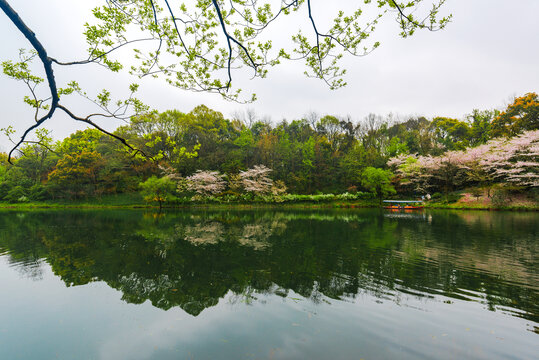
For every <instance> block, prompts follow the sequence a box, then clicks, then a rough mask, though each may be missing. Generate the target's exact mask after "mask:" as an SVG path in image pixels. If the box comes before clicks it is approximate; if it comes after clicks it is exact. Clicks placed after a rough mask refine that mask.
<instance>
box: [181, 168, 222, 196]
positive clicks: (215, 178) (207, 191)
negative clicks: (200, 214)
mask: <svg viewBox="0 0 539 360" xmlns="http://www.w3.org/2000/svg"><path fill="white" fill-rule="evenodd" d="M186 180H187V189H188V190H191V191H195V192H196V193H198V194H200V195H204V196H210V195H217V194H219V193H221V192H223V190H224V189H225V188H226V180H225V179H224V175H222V174H220V173H219V171H202V170H197V172H195V173H194V174H193V175H191V176H188V177H187V178H186Z"/></svg>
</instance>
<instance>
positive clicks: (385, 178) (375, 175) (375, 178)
mask: <svg viewBox="0 0 539 360" xmlns="http://www.w3.org/2000/svg"><path fill="white" fill-rule="evenodd" d="M392 178H393V173H392V172H391V171H390V170H384V169H377V168H374V167H372V166H369V167H367V168H366V169H365V170H364V171H363V173H362V177H361V185H362V186H363V187H365V188H366V189H367V190H369V191H371V192H373V193H374V194H375V195H376V197H377V198H378V199H379V200H380V204H382V200H383V198H384V197H386V196H388V195H392V194H395V193H396V192H395V188H394V187H393V185H391V179H392Z"/></svg>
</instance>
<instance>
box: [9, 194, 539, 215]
mask: <svg viewBox="0 0 539 360" xmlns="http://www.w3.org/2000/svg"><path fill="white" fill-rule="evenodd" d="M471 193H472V192H469V191H468V192H467V191H460V192H455V193H451V194H450V195H449V196H448V199H449V200H447V199H446V200H443V199H434V200H431V201H429V202H426V203H425V207H426V208H431V209H453V210H510V211H539V202H538V201H536V200H535V199H534V198H533V197H530V196H529V195H527V194H513V195H511V196H510V197H507V198H505V199H502V201H500V199H496V198H493V197H489V196H487V194H480V195H479V196H477V192H476V193H475V195H474V196H472V195H471ZM496 201H498V202H496ZM223 207H232V208H240V209H249V208H260V207H264V208H298V209H304V208H310V209H323V208H376V207H380V204H379V202H378V200H376V199H372V198H370V199H357V198H355V199H354V198H353V196H352V195H351V194H348V195H346V194H341V195H332V194H324V195H286V196H281V197H258V198H217V197H212V198H209V199H198V200H191V199H186V198H183V199H177V200H176V201H175V202H173V203H165V204H163V208H166V209H171V208H223ZM0 208H10V209H39V208H50V209H55V208H58V209H63V208H79V209H86V208H87V209H99V208H105V209H114V208H119V209H137V208H147V209H158V208H159V206H158V204H156V203H153V204H148V203H147V202H145V201H144V199H143V198H142V196H141V195H140V194H139V193H127V194H117V195H106V196H101V197H92V198H85V199H73V200H65V199H62V200H46V201H33V202H24V203H7V202H0Z"/></svg>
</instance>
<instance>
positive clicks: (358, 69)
mask: <svg viewBox="0 0 539 360" xmlns="http://www.w3.org/2000/svg"><path fill="white" fill-rule="evenodd" d="M342 2H344V3H348V5H350V2H351V1H349V0H348V1H347V0H343V1H342ZM342 2H331V5H327V4H328V2H327V1H323V0H314V1H313V7H314V11H315V14H316V12H318V16H323V15H324V14H325V13H326V12H327V11H326V10H327V9H326V7H330V8H335V7H336V6H337V5H339V6H340V4H341V3H342ZM357 2H358V1H355V2H353V1H352V3H357ZM9 3H10V4H11V5H12V7H13V8H14V9H15V10H17V11H18V12H19V13H20V15H21V17H22V18H23V20H24V21H25V22H26V23H27V25H28V26H29V27H31V28H32V29H33V30H34V31H35V33H36V34H37V36H38V37H39V39H40V40H41V41H42V43H43V44H44V45H45V46H46V48H47V49H48V51H49V55H50V56H52V57H56V58H60V59H65V60H71V59H74V58H82V57H83V56H84V49H85V44H84V39H83V37H82V24H83V23H84V22H85V21H87V20H89V19H91V17H90V16H91V15H90V9H91V8H92V7H93V6H95V5H98V4H100V3H101V1H84V2H83V1H72V0H71V1H68V0H47V1H43V0H10V1H9ZM360 3H362V1H361V2H360ZM345 5H346V4H345ZM444 11H445V13H452V14H453V21H452V23H451V24H449V26H448V27H447V29H446V30H444V31H442V32H435V33H430V32H420V33H417V34H416V35H414V36H413V37H411V38H408V39H401V38H399V37H397V36H396V34H397V33H398V28H397V27H396V26H395V24H394V23H393V22H392V21H388V22H386V23H383V24H382V26H380V27H379V29H378V33H377V35H376V38H375V39H376V40H379V41H380V42H381V44H382V45H381V47H380V48H379V49H377V50H376V51H375V52H373V53H372V54H370V55H368V56H367V57H363V58H347V59H346V60H345V62H344V65H345V67H346V68H347V69H348V74H347V76H346V81H347V82H348V84H349V85H348V86H347V87H346V88H344V89H340V90H337V91H331V90H329V89H328V88H327V86H325V85H324V84H323V83H322V82H320V81H317V80H313V79H307V78H305V77H304V75H303V74H302V73H303V69H302V67H301V64H299V63H294V64H284V65H280V66H278V67H276V68H273V69H272V70H271V73H270V76H269V77H268V78H267V79H262V80H253V81H246V80H243V79H242V76H241V75H239V76H238V81H239V82H240V83H241V87H242V88H243V89H245V91H251V92H255V93H257V95H258V98H259V100H258V101H257V102H256V103H254V104H250V105H239V104H237V103H229V102H225V101H223V100H221V99H220V97H218V96H217V95H211V94H195V93H191V92H186V91H182V90H179V89H175V88H171V87H170V86H167V85H166V84H164V83H162V82H159V81H143V82H142V89H141V93H140V94H139V96H140V97H142V98H143V99H144V100H145V101H146V102H147V103H148V104H149V105H151V106H152V107H153V108H156V109H158V110H167V109H173V108H175V109H179V110H182V111H186V112H187V111H189V110H191V109H192V108H193V107H194V106H196V105H198V104H202V103H203V104H206V105H208V106H209V107H211V108H214V109H216V110H219V111H221V112H223V113H224V114H225V116H231V114H232V113H233V112H234V111H238V110H245V109H246V108H247V107H251V108H254V109H255V110H256V112H257V113H258V114H260V115H269V116H271V119H272V120H273V121H279V120H281V119H283V118H286V119H294V118H299V117H301V116H302V115H303V114H305V113H306V112H308V111H316V112H318V113H320V114H327V113H329V114H335V115H350V116H351V117H352V118H353V119H355V120H360V119H362V118H363V117H364V116H365V115H367V114H368V113H371V112H372V113H377V114H382V115H384V114H388V113H389V112H393V113H397V114H401V115H408V114H421V115H425V116H428V117H430V116H434V115H443V116H451V117H457V118H462V117H463V116H464V115H465V114H467V113H469V112H471V110H472V109H474V108H479V109H485V108H494V107H503V105H504V104H507V103H508V102H509V101H510V99H511V97H513V96H516V95H521V94H524V93H526V92H531V91H535V92H537V91H538V90H539V65H538V64H539V46H537V45H538V44H539V40H537V39H538V38H539V23H538V22H537V14H538V13H539V1H538V0H512V1H502V0H496V1H492V0H490V1H489V0H448V1H447V3H446V5H445V9H444ZM287 26H291V25H290V24H288V25H287V24H286V23H282V24H279V27H280V28H279V30H276V32H275V35H276V36H280V35H282V34H284V33H285V31H284V30H283V28H284V29H286V27H287ZM307 30H308V29H306V30H305V31H307ZM269 31H271V30H269ZM0 43H1V44H2V45H1V48H0V60H2V61H3V60H6V59H16V57H17V52H18V49H19V48H23V47H26V48H28V47H29V44H28V43H27V41H26V40H25V39H24V37H22V36H21V34H20V33H19V32H18V31H17V30H16V28H15V27H14V26H13V25H12V23H11V22H10V21H9V19H8V18H7V17H6V16H5V15H4V14H3V13H0ZM56 75H57V78H58V80H59V81H60V82H62V81H68V80H71V79H73V78H75V79H78V80H79V82H80V83H81V84H82V85H83V86H86V87H87V88H89V89H100V88H105V87H106V88H112V89H113V90H116V89H118V90H119V89H123V88H124V86H127V85H128V84H129V83H131V82H133V79H131V78H130V77H129V76H128V75H127V74H120V75H114V74H112V75H111V74H110V73H108V72H104V71H101V70H100V69H98V68H96V67H79V68H71V69H69V70H67V71H66V70H64V69H62V71H61V72H59V71H58V72H57V74H56ZM24 95H26V93H25V91H24V88H23V87H22V86H21V84H18V83H15V82H13V81H12V80H10V79H8V78H6V77H5V76H0V99H2V100H1V104H2V113H1V115H0V127H5V126H7V125H13V126H14V127H15V128H16V129H17V130H19V131H20V130H22V129H24V128H25V127H26V126H28V125H30V124H31V123H32V113H31V110H29V109H27V107H25V105H24V104H22V98H23V96H24ZM74 105H75V106H76V110H80V113H81V114H82V113H84V112H85V111H89V110H90V108H86V107H85V105H83V104H78V103H75V104H74ZM101 124H102V125H103V126H105V127H106V128H109V129H113V128H115V127H116V126H117V125H118V123H114V122H110V123H101ZM46 127H47V128H50V129H52V130H53V133H54V136H55V137H56V138H62V137H64V136H67V135H68V134H69V133H71V132H72V131H74V130H75V129H77V128H84V126H80V125H78V124H75V123H73V122H72V121H69V120H68V119H66V118H65V117H63V116H62V115H61V114H59V115H58V116H56V117H54V118H53V119H52V120H51V121H49V122H48V123H47V125H46ZM8 149H9V143H8V142H7V140H6V139H5V138H4V137H0V151H2V150H3V151H6V150H8Z"/></svg>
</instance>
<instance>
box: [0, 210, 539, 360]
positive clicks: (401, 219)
mask: <svg viewBox="0 0 539 360" xmlns="http://www.w3.org/2000/svg"><path fill="white" fill-rule="evenodd" d="M538 240H539V213H509V212H474V211H460V212H459V211H424V212H409V213H404V212H389V211H385V210H379V209H350V210H234V211H232V210H216V211H213V210H185V211H170V212H163V213H157V212H151V211H139V210H69V211H67V210H35V211H14V210H13V211H7V210H6V211H0V289H1V296H0V359H40V360H43V359H77V360H85V359H99V360H101V359H115V360H118V359H160V360H161V359H332V360H336V359H365V360H367V359H537V354H539V296H538V295H539V266H538V265H539V260H538V257H537V249H538Z"/></svg>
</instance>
